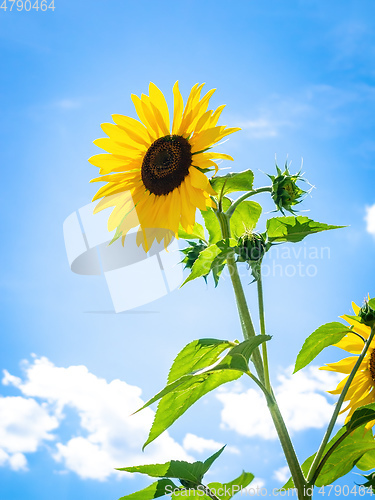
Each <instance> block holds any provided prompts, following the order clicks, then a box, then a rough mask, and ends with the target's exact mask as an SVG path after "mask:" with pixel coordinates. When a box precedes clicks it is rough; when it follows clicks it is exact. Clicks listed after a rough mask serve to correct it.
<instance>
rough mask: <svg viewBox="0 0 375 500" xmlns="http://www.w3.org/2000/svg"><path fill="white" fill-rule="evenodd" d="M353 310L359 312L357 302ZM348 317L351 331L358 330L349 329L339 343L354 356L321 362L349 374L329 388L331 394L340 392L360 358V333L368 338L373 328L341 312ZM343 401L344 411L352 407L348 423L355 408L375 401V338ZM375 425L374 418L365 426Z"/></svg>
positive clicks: (361, 344) (332, 369)
mask: <svg viewBox="0 0 375 500" xmlns="http://www.w3.org/2000/svg"><path fill="white" fill-rule="evenodd" d="M352 306H353V310H354V313H355V314H356V315H358V313H359V312H360V308H359V307H358V306H357V305H356V304H354V303H353V304H352ZM342 318H343V319H345V321H347V322H348V323H349V324H350V325H352V331H353V332H355V333H357V334H359V336H358V335H355V334H354V333H351V332H350V333H348V334H347V335H345V337H344V338H343V339H341V340H340V341H339V342H338V343H337V344H335V346H336V347H340V349H343V350H344V351H347V352H349V353H351V354H354V355H355V356H351V357H349V358H345V359H342V360H341V361H338V362H337V363H330V364H327V365H326V366H322V367H321V368H320V369H321V370H328V371H333V372H338V373H345V374H348V375H347V377H345V378H344V379H343V380H342V381H341V382H340V383H339V384H338V386H337V387H336V389H335V390H334V391H329V392H330V394H341V392H342V390H343V388H344V386H345V383H346V381H347V380H348V377H349V374H350V373H351V371H352V370H353V368H354V365H355V363H356V361H357V359H358V356H357V355H359V354H361V352H362V350H363V347H364V343H363V340H362V339H361V337H363V338H364V339H365V340H367V339H368V337H369V335H370V332H371V328H370V327H369V326H367V325H365V324H362V323H360V322H358V321H357V320H356V319H353V318H351V317H349V316H342ZM344 401H346V402H347V406H346V407H345V408H344V409H343V410H342V411H341V413H344V412H345V411H347V410H349V413H348V415H347V417H346V420H345V423H347V422H348V421H349V420H350V418H351V416H352V414H353V412H354V411H355V410H356V409H357V408H359V407H360V406H364V405H367V404H370V403H373V402H374V401H375V339H374V340H373V341H372V342H371V344H370V346H369V348H368V351H367V353H366V355H365V357H364V358H363V361H362V363H361V364H360V366H359V368H358V371H357V373H356V374H355V376H354V378H353V381H352V383H351V385H350V387H349V390H348V392H347V393H346V396H345V399H344ZM373 425H375V420H373V421H371V422H369V423H368V424H366V428H367V429H370V428H371V427H373Z"/></svg>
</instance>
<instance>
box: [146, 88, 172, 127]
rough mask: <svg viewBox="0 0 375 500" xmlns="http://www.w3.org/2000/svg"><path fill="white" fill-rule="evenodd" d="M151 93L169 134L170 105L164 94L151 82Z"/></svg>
mask: <svg viewBox="0 0 375 500" xmlns="http://www.w3.org/2000/svg"><path fill="white" fill-rule="evenodd" d="M149 93H150V99H151V102H152V104H153V105H154V106H155V108H157V109H158V110H159V111H160V113H161V115H162V118H163V120H164V123H165V126H166V128H167V131H168V133H169V110H168V105H167V101H166V100H165V97H164V94H163V92H162V91H161V90H160V89H158V87H157V86H156V85H155V84H154V83H152V82H150V85H149Z"/></svg>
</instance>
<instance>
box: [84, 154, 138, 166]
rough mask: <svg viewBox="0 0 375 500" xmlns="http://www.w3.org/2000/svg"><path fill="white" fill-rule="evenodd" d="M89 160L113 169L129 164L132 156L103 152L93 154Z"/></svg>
mask: <svg viewBox="0 0 375 500" xmlns="http://www.w3.org/2000/svg"><path fill="white" fill-rule="evenodd" d="M88 161H89V162H90V163H91V164H92V165H95V166H96V167H99V168H109V169H112V168H117V167H122V166H125V165H127V164H128V163H129V162H130V161H132V158H130V157H127V156H115V155H111V154H106V153H102V154H99V155H94V156H91V158H89V160H88Z"/></svg>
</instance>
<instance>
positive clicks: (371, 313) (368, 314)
mask: <svg viewBox="0 0 375 500" xmlns="http://www.w3.org/2000/svg"><path fill="white" fill-rule="evenodd" d="M358 316H359V317H360V318H361V320H362V323H364V324H365V325H367V326H371V328H372V327H373V326H374V325H375V310H374V309H373V308H372V307H371V306H370V305H369V303H368V302H367V300H366V301H365V303H364V305H363V306H362V307H361V309H360V310H359V312H358Z"/></svg>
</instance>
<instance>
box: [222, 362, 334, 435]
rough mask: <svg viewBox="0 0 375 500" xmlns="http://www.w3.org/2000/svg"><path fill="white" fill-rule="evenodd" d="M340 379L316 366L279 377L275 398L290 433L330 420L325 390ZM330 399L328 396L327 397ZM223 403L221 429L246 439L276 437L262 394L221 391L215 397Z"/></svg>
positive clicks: (319, 426) (248, 391) (317, 425)
mask: <svg viewBox="0 0 375 500" xmlns="http://www.w3.org/2000/svg"><path fill="white" fill-rule="evenodd" d="M341 378H342V377H341V376H340V375H338V374H335V373H330V372H322V371H320V370H319V369H318V367H316V366H311V367H309V368H307V369H306V370H305V371H304V372H298V373H297V374H295V375H292V369H291V368H289V369H287V370H285V371H283V373H282V374H280V375H279V376H278V382H279V384H278V386H277V387H276V389H275V393H276V397H277V400H278V403H279V406H280V409H281V412H282V414H283V417H284V420H285V422H286V425H287V427H288V429H289V430H290V431H291V432H296V431H302V430H305V429H311V428H316V429H319V428H322V427H324V426H325V425H326V424H327V423H328V422H329V420H330V418H331V415H332V404H331V402H329V401H328V400H327V395H326V393H325V391H327V390H329V389H331V388H334V387H336V385H337V384H338V382H339V381H340V380H341ZM328 397H329V396H328ZM217 398H218V399H219V401H221V402H222V404H223V409H222V411H221V422H222V423H221V426H222V427H223V428H224V429H231V430H234V431H236V432H237V433H238V434H241V435H244V436H248V437H260V438H263V439H275V438H276V437H277V435H276V431H275V429H274V426H273V423H272V420H271V417H270V416H269V412H268V408H267V405H266V403H265V400H264V396H263V394H262V393H261V392H260V391H259V390H258V389H253V388H250V389H248V390H247V391H246V392H241V393H239V392H238V390H237V389H236V390H235V391H228V390H227V389H222V390H221V392H220V393H219V394H218V395H217Z"/></svg>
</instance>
